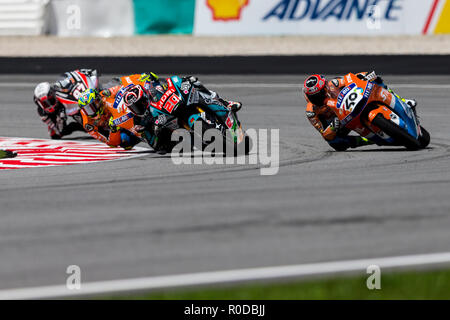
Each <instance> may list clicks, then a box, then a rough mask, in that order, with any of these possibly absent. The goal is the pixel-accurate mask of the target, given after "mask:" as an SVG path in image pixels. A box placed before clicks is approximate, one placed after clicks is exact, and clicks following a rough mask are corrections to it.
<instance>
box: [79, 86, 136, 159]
mask: <svg viewBox="0 0 450 320" xmlns="http://www.w3.org/2000/svg"><path fill="white" fill-rule="evenodd" d="M116 90H117V88H111V89H105V90H103V91H101V92H100V93H98V92H97V91H96V90H94V89H88V90H86V91H85V92H83V93H82V94H81V96H80V98H79V100H78V105H79V106H80V109H81V110H80V113H81V116H82V121H83V128H84V130H85V131H86V132H87V133H89V134H90V135H91V136H92V137H94V138H95V139H97V140H98V141H101V142H103V143H106V144H107V145H109V146H111V147H119V146H120V147H122V148H124V149H126V150H129V149H131V148H133V146H135V145H136V144H138V143H139V142H140V139H139V138H137V137H136V136H134V135H133V134H131V133H130V132H128V131H126V130H122V129H120V128H118V127H117V126H115V125H114V123H113V122H112V120H113V117H112V113H111V111H110V110H109V108H108V104H111V99H112V100H114V95H115V91H116Z"/></svg>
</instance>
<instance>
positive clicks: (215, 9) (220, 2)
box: [206, 0, 250, 21]
mask: <svg viewBox="0 0 450 320" xmlns="http://www.w3.org/2000/svg"><path fill="white" fill-rule="evenodd" d="M249 1H250V0H206V4H207V5H208V7H209V8H210V9H211V11H212V13H213V19H214V20H222V21H227V20H239V19H240V18H241V11H242V9H243V8H244V7H245V6H246V5H248V3H249Z"/></svg>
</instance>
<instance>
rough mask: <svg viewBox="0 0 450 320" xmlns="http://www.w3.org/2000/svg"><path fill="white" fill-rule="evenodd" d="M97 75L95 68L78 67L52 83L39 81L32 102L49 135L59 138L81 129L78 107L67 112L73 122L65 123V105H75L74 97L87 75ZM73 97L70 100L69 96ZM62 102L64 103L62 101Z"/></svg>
mask: <svg viewBox="0 0 450 320" xmlns="http://www.w3.org/2000/svg"><path fill="white" fill-rule="evenodd" d="M91 76H94V77H96V76H97V71H96V70H91V69H80V70H74V71H70V72H66V73H64V77H63V78H62V79H60V80H58V81H56V82H55V83H53V84H50V83H49V82H41V83H39V84H38V85H37V86H36V87H35V90H34V97H33V100H34V103H35V104H36V105H37V112H38V114H39V116H40V118H41V120H42V121H43V122H44V123H45V124H46V125H47V127H48V131H49V134H50V137H51V138H52V139H60V138H62V137H63V136H66V135H69V134H71V133H73V132H74V131H83V127H82V125H81V123H82V120H81V115H80V114H79V113H78V110H77V109H78V107H76V109H75V110H73V108H72V109H71V110H69V111H70V112H68V113H69V114H70V115H71V116H72V117H73V119H74V120H75V122H70V123H67V113H66V106H65V104H66V102H67V105H73V104H75V106H76V99H78V96H79V95H80V94H81V92H82V91H84V89H85V88H87V86H88V80H87V77H91ZM71 97H72V98H73V97H74V98H75V101H72V100H71V99H70V98H71ZM63 102H64V103H63Z"/></svg>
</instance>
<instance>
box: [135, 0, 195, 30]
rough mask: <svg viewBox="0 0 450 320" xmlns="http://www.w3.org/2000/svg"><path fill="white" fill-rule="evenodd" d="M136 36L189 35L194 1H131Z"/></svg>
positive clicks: (192, 22)
mask: <svg viewBox="0 0 450 320" xmlns="http://www.w3.org/2000/svg"><path fill="white" fill-rule="evenodd" d="M133 5H134V17H135V25H136V34H161V33H175V34H191V33H192V29H193V24H194V8H195V0H164V1H161V0H133Z"/></svg>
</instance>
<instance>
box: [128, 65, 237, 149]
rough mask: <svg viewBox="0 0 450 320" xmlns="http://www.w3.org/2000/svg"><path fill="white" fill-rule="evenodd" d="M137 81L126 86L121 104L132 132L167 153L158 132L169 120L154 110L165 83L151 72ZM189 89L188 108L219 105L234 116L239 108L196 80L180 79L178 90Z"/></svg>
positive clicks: (161, 133)
mask: <svg viewBox="0 0 450 320" xmlns="http://www.w3.org/2000/svg"><path fill="white" fill-rule="evenodd" d="M122 79H123V78H122ZM140 80H142V81H143V82H144V83H140V84H135V85H134V86H130V88H128V90H127V91H126V92H125V93H124V103H125V105H126V106H127V108H128V109H129V110H130V111H131V112H132V113H133V114H134V116H135V124H136V126H135V130H136V131H137V132H139V133H140V134H141V135H142V136H143V137H144V138H145V140H146V141H147V142H148V144H149V145H150V146H151V147H152V148H153V149H155V150H157V151H159V150H165V151H169V150H168V149H170V147H169V145H170V144H171V141H170V136H166V135H165V134H164V132H165V131H163V129H162V128H163V127H164V126H165V125H166V124H168V123H169V122H170V121H171V120H172V119H171V118H170V117H169V116H167V115H165V114H161V113H158V112H157V111H156V109H155V108H154V106H156V105H157V104H158V103H159V101H160V99H161V98H162V97H163V96H164V94H165V93H166V91H167V90H168V83H167V81H168V80H167V79H160V78H159V77H158V76H157V75H156V74H154V73H152V72H150V73H148V74H147V73H144V74H142V75H141V77H140ZM133 83H135V82H133ZM191 87H193V88H194V90H193V91H192V92H193V93H192V95H191V98H190V99H189V101H188V104H196V105H199V106H205V107H207V106H211V105H219V106H223V107H226V108H227V109H229V110H233V111H235V112H237V111H239V110H240V109H241V107H242V104H241V103H240V102H235V101H227V100H224V99H222V98H221V97H220V96H219V95H218V94H217V93H216V92H214V91H211V90H209V89H207V88H206V87H205V86H204V85H203V84H202V83H201V82H200V81H199V80H198V78H196V77H193V76H187V77H183V78H182V79H181V90H182V91H183V90H184V93H185V94H186V93H187V92H188V91H189V90H188V88H191ZM144 128H145V129H146V130H144ZM165 133H167V131H166V132H165Z"/></svg>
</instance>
